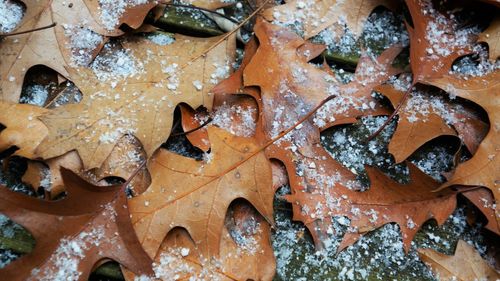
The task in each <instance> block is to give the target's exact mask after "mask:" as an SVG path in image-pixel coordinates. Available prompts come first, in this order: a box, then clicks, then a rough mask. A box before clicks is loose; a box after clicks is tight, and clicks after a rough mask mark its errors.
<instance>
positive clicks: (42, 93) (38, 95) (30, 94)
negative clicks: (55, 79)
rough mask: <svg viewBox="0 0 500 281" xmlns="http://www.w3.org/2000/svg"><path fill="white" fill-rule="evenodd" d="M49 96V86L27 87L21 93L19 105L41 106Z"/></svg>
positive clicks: (36, 85)
mask: <svg viewBox="0 0 500 281" xmlns="http://www.w3.org/2000/svg"><path fill="white" fill-rule="evenodd" d="M48 96H49V86H44V85H40V84H33V85H28V86H27V87H26V88H25V89H24V92H23V95H22V96H21V98H19V102H20V103H27V104H32V105H37V106H43V105H44V104H45V102H46V101H47V98H48Z"/></svg>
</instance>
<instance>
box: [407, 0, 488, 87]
mask: <svg viewBox="0 0 500 281" xmlns="http://www.w3.org/2000/svg"><path fill="white" fill-rule="evenodd" d="M433 3H434V2H433V1H431V0H406V5H407V6H408V10H409V11H410V14H411V18H412V22H413V25H414V26H413V27H411V26H410V25H409V24H407V25H406V26H407V29H408V32H409V34H410V65H411V70H412V74H413V82H414V83H416V82H422V81H424V80H426V79H428V78H439V77H441V76H442V75H444V74H446V73H448V71H450V69H451V66H452V64H453V62H454V61H455V60H456V59H457V58H459V57H461V56H465V55H467V54H470V53H472V43H474V42H475V40H476V39H477V38H476V37H477V36H476V33H477V32H478V31H477V30H475V29H473V28H463V29H461V28H460V27H459V24H458V23H457V22H456V19H455V17H451V16H450V15H449V14H445V13H442V12H441V11H440V10H439V9H437V7H435V6H434V4H433Z"/></svg>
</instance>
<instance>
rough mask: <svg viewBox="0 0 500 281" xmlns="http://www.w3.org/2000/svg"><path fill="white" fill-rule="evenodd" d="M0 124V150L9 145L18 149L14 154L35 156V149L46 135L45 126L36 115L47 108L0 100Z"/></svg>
mask: <svg viewBox="0 0 500 281" xmlns="http://www.w3.org/2000/svg"><path fill="white" fill-rule="evenodd" d="M0 112H2V114H1V115H0V124H2V125H3V126H5V129H3V130H2V131H1V133H0V151H3V150H5V149H7V148H9V147H11V146H14V145H15V146H17V147H18V148H19V149H18V150H17V151H16V152H15V153H14V154H15V155H19V156H23V157H26V158H31V159H32V158H35V157H36V154H35V150H36V148H37V147H38V145H39V144H40V143H41V142H42V141H43V139H44V138H45V137H46V136H47V135H48V130H47V127H46V126H45V125H44V124H43V123H42V122H40V121H39V120H38V117H39V116H41V115H42V114H44V113H46V112H48V110H47V109H44V108H40V107H37V106H32V105H28V104H17V103H9V102H4V101H0Z"/></svg>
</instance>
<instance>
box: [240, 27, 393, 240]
mask: <svg viewBox="0 0 500 281" xmlns="http://www.w3.org/2000/svg"><path fill="white" fill-rule="evenodd" d="M255 32H256V35H257V37H258V39H259V44H260V45H259V47H258V49H257V51H256V53H255V55H254V56H253V57H252V59H251V61H250V62H249V64H248V65H247V66H246V68H245V69H244V76H243V77H244V85H245V86H247V87H251V86H259V87H260V90H261V94H260V97H258V98H259V99H261V100H262V101H261V105H259V108H261V111H262V113H261V118H262V119H261V122H259V124H258V125H257V133H256V136H257V137H258V138H260V139H271V138H273V137H275V136H277V135H279V134H280V133H281V132H282V131H285V130H286V129H288V128H289V127H291V126H293V125H294V124H295V123H296V122H297V121H298V120H299V119H300V118H301V117H303V116H305V115H306V114H307V113H308V112H309V111H311V109H312V108H314V107H315V106H316V105H317V104H319V103H320V102H322V101H323V100H324V99H326V98H327V97H329V96H330V95H336V96H337V97H336V98H334V99H333V100H331V101H330V102H328V103H327V104H326V105H325V106H323V108H321V109H320V110H319V111H318V112H317V113H316V114H315V116H314V119H313V118H311V119H313V120H307V121H305V122H303V123H302V124H301V125H299V126H297V127H296V128H295V130H293V131H292V132H290V133H288V134H287V135H285V136H284V137H283V138H282V139H280V140H279V141H277V142H276V143H274V144H273V145H271V146H270V147H269V148H267V149H266V155H267V157H268V158H269V159H273V158H274V159H278V160H279V161H281V162H282V163H283V164H284V165H285V167H286V170H287V172H288V177H289V179H290V185H291V189H292V195H291V196H289V197H288V200H289V201H290V202H292V203H293V204H292V206H293V213H294V220H300V221H302V222H304V223H305V224H306V225H307V227H308V228H309V230H310V231H311V233H312V235H313V238H314V240H315V242H316V244H317V245H318V246H321V243H322V242H321V241H322V237H323V236H324V235H325V234H326V232H327V231H328V228H329V227H330V223H331V221H330V217H331V209H330V207H329V205H328V204H321V205H319V207H318V202H319V201H321V202H327V201H328V200H329V199H330V200H333V198H336V196H338V194H334V195H332V194H331V192H332V191H333V190H336V189H340V188H345V187H346V186H348V187H351V188H355V189H356V188H359V185H358V183H357V182H356V181H355V176H354V175H353V174H352V173H351V172H350V171H349V170H347V169H346V168H345V167H343V166H342V165H341V164H340V163H338V162H336V161H335V160H333V158H332V157H331V156H330V155H329V154H328V152H327V151H326V150H325V149H324V148H323V147H321V146H320V128H323V127H326V126H327V124H332V123H335V122H337V123H347V122H353V121H355V120H356V119H355V118H356V117H359V116H363V115H370V114H387V110H385V109H382V108H381V107H380V106H379V105H378V104H377V103H376V100H375V99H374V97H372V95H371V90H372V88H373V87H374V86H376V85H378V84H380V83H382V82H383V81H385V80H387V79H388V78H389V77H390V76H391V75H393V74H395V73H397V71H396V70H394V69H393V68H392V67H390V64H391V62H392V60H393V59H394V57H395V56H396V55H397V54H398V53H399V51H400V48H397V47H396V48H390V49H389V50H387V51H385V52H384V53H383V54H382V55H381V56H380V57H379V58H377V59H374V58H371V57H369V56H367V57H365V58H363V59H362V60H363V65H360V66H359V67H358V69H357V71H356V74H355V78H354V81H353V82H352V83H349V84H347V85H339V83H338V82H337V81H336V80H335V79H334V77H333V76H331V75H329V74H328V73H327V72H325V71H323V70H321V69H318V68H316V67H315V66H313V65H312V64H308V63H307V58H306V56H303V55H302V54H299V53H298V52H297V49H298V48H300V47H302V49H301V50H302V51H303V48H304V47H303V46H304V42H305V41H304V40H303V39H302V38H300V37H299V36H297V35H296V34H295V33H293V32H291V31H290V30H287V29H285V28H281V27H278V26H275V25H271V24H268V23H266V22H258V23H257V25H256V26H255ZM369 104H371V105H372V106H370V105H369ZM259 130H262V131H261V132H260V131H259ZM332 196H333V197H332ZM317 197H319V198H317ZM304 210H310V212H304Z"/></svg>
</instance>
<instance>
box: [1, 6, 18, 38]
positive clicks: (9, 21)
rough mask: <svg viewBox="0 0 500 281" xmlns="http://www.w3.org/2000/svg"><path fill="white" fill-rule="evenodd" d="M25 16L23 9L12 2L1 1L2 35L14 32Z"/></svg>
mask: <svg viewBox="0 0 500 281" xmlns="http://www.w3.org/2000/svg"><path fill="white" fill-rule="evenodd" d="M23 15H24V11H23V7H22V6H21V5H20V4H19V3H17V2H14V1H11V0H2V1H0V33H7V32H11V31H12V30H14V29H15V28H16V27H17V25H18V24H19V23H20V22H21V20H22V18H23Z"/></svg>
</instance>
